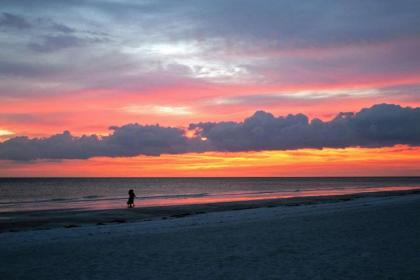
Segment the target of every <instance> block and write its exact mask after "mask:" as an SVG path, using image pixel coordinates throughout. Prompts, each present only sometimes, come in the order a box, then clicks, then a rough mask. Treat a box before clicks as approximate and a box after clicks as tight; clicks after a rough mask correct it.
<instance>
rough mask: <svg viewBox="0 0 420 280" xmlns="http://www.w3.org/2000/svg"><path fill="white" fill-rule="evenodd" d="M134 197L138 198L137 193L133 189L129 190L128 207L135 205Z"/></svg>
mask: <svg viewBox="0 0 420 280" xmlns="http://www.w3.org/2000/svg"><path fill="white" fill-rule="evenodd" d="M134 198H136V194H135V193H134V191H133V190H129V191H128V201H127V205H128V208H133V207H134V206H136V205H134Z"/></svg>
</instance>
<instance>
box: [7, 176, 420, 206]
mask: <svg viewBox="0 0 420 280" xmlns="http://www.w3.org/2000/svg"><path fill="white" fill-rule="evenodd" d="M129 189H133V190H134V192H135V193H136V196H137V199H136V206H137V207H142V206H143V207H144V206H157V205H180V204H196V203H214V202H229V201H241V200H257V199H273V198H286V197H302V196H321V195H322V196H323V195H339V194H351V193H363V192H377V191H392V190H406V189H420V177H345V178H343V177H338V178H332V177H328V178H321V177H316V178H0V212H9V211H25V210H49V209H75V208H77V209H109V208H120V207H126V205H125V202H126V199H127V197H128V195H127V192H128V190H129Z"/></svg>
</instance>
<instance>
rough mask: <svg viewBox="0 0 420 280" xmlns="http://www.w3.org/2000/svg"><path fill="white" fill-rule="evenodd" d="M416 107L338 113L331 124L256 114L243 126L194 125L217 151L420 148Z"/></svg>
mask: <svg viewBox="0 0 420 280" xmlns="http://www.w3.org/2000/svg"><path fill="white" fill-rule="evenodd" d="M419 123H420V108H414V109H413V108H409V107H407V108H402V107H401V106H399V105H393V104H380V105H375V106H373V107H371V108H367V109H362V110H361V111H360V112H358V113H340V114H338V115H337V116H336V117H335V118H334V119H333V120H331V121H328V122H323V121H321V120H319V119H313V120H312V121H311V122H309V120H308V118H307V117H306V116H305V115H303V114H297V115H288V116H286V117H274V116H273V115H272V114H270V113H266V112H263V111H258V112H256V113H255V114H254V115H253V116H251V117H250V118H248V119H246V120H245V121H244V122H240V123H237V122H220V123H211V122H209V123H198V124H192V125H190V128H191V129H198V130H199V134H198V135H199V136H200V137H206V138H207V139H208V143H209V145H210V146H211V147H212V149H214V150H217V151H250V150H252V151H259V150H288V149H299V148H327V147H330V148H344V147H352V146H362V147H381V146H392V145H396V144H408V145H420V126H419Z"/></svg>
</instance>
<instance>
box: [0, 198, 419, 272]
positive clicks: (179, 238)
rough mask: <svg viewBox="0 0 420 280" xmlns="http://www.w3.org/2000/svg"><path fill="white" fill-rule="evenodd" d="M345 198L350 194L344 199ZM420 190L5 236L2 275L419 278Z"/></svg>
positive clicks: (0, 248) (0, 244)
mask: <svg viewBox="0 0 420 280" xmlns="http://www.w3.org/2000/svg"><path fill="white" fill-rule="evenodd" d="M344 200H346V199H344ZM419 213H420V194H410V195H403V196H388V195H387V196H374V195H373V196H364V197H361V198H355V199H352V200H348V201H341V202H339V203H319V204H308V205H299V206H294V207H268V208H267V207H263V208H255V209H245V210H240V211H223V212H210V213H204V214H200V215H189V216H187V217H183V218H169V219H165V220H163V219H160V218H159V219H155V220H152V221H148V222H133V223H123V224H110V225H104V226H96V225H85V226H83V227H75V228H54V229H50V230H31V231H28V230H25V231H21V232H3V233H1V234H0V252H1V254H0V278H1V279H420V217H419Z"/></svg>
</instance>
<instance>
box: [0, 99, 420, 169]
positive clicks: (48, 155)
mask: <svg viewBox="0 0 420 280" xmlns="http://www.w3.org/2000/svg"><path fill="white" fill-rule="evenodd" d="M189 128H190V129H194V130H196V131H197V133H196V136H195V137H193V138H187V137H185V136H184V131H183V130H182V129H179V128H174V127H162V126H159V125H140V124H128V125H124V126H121V127H111V130H112V132H111V133H110V134H109V135H108V136H105V137H99V136H96V135H90V136H81V137H74V136H72V135H71V134H70V132H68V131H65V132H63V133H61V134H56V135H53V136H51V137H48V138H33V139H30V138H28V137H15V138H12V139H9V140H7V141H4V142H3V143H0V159H8V160H23V161H26V160H35V159H86V158H90V157H95V156H107V157H118V156H136V155H150V156H155V155H160V154H182V153H187V152H205V151H261V150H289V149H299V148H344V147H353V146H361V147H383V146H392V145H396V144H407V145H411V146H419V145H420V108H410V107H406V108H403V107H401V106H399V105H393V104H379V105H374V106H372V107H370V108H367V109H362V110H361V111H360V112H357V113H340V114H338V115H337V116H336V117H335V118H334V119H332V120H331V121H327V122H323V121H321V120H319V119H313V120H312V121H309V120H308V118H307V117H306V116H305V115H303V114H297V115H288V116H286V117H275V116H273V115H272V114H270V113H267V112H263V111H258V112H256V113H255V114H254V115H253V116H251V117H249V118H247V119H245V120H244V121H243V122H217V123H216V122H205V123H194V124H190V126H189ZM203 137H205V138H207V140H206V141H203V140H201V138H203Z"/></svg>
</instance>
